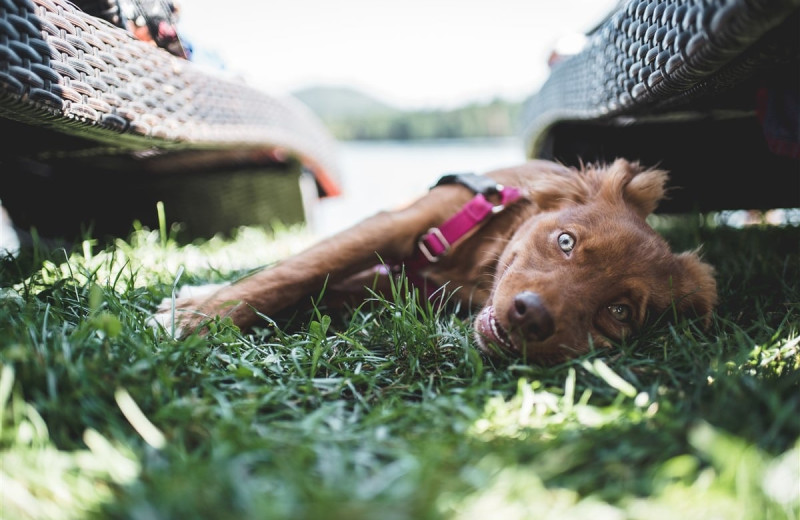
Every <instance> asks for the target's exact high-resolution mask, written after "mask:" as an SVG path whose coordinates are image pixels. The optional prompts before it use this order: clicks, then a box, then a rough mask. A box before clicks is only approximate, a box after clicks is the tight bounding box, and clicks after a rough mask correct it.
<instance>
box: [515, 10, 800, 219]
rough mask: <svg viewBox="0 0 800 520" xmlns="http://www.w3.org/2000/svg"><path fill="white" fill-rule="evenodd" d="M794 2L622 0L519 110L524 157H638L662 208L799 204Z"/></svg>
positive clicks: (799, 82)
mask: <svg viewBox="0 0 800 520" xmlns="http://www.w3.org/2000/svg"><path fill="white" fill-rule="evenodd" d="M799 102H800V0H629V1H626V2H621V3H620V4H619V6H618V7H617V8H616V9H614V10H613V12H612V13H610V14H609V16H608V17H607V18H606V19H605V20H604V21H602V22H601V23H600V24H599V25H598V26H597V27H596V28H595V29H594V30H592V31H590V33H589V34H588V35H587V44H586V46H585V47H584V49H583V50H582V51H580V52H579V53H578V54H576V55H573V56H570V57H567V58H565V59H563V60H561V61H557V62H556V63H555V64H554V65H553V67H552V69H551V74H550V77H549V78H548V80H547V81H546V82H545V84H544V85H543V86H542V88H541V89H540V91H539V92H537V93H536V94H535V95H534V96H532V97H531V98H530V99H529V100H528V102H527V103H526V106H525V109H524V116H523V120H524V126H525V131H524V139H525V142H526V145H527V154H528V156H530V157H532V158H537V157H538V158H547V159H556V160H559V161H562V162H564V163H567V164H572V165H577V164H578V163H579V162H580V161H581V160H583V161H584V162H594V161H609V160H613V159H614V158H615V157H620V156H623V157H627V158H630V159H638V160H640V161H642V163H644V164H647V165H660V166H661V167H663V168H666V169H669V170H671V171H672V184H673V185H674V186H677V187H680V189H678V190H675V191H673V192H672V193H671V198H670V200H668V201H666V202H665V203H663V204H662V206H661V208H660V210H661V211H662V212H685V211H691V210H701V211H705V210H722V209H769V208H787V207H788V208H794V207H798V206H800V162H799V159H800V108H798V106H799V105H798V103H799Z"/></svg>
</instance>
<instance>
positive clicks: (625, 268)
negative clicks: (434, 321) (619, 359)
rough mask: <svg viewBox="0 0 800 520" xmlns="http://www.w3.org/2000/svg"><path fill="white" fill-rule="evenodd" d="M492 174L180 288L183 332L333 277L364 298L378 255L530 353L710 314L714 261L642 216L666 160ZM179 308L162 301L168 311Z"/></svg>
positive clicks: (540, 166)
mask: <svg viewBox="0 0 800 520" xmlns="http://www.w3.org/2000/svg"><path fill="white" fill-rule="evenodd" d="M486 177H488V179H490V180H491V181H490V182H489V185H488V186H489V187H488V189H483V188H484V187H485V186H486V183H485V182H479V184H481V185H482V186H478V187H475V186H474V185H473V186H471V187H472V189H470V187H467V186H465V185H462V184H460V183H459V182H457V181H458V179H456V182H453V183H451V184H445V185H441V186H437V187H434V188H432V189H431V191H430V192H429V193H428V194H426V195H425V196H423V197H422V198H420V199H419V200H417V201H416V202H414V203H413V204H411V205H410V206H409V207H407V208H405V209H401V210H397V211H389V212H381V213H378V214H376V215H374V216H372V217H370V218H367V219H365V220H364V221H362V222H361V223H359V224H356V225H355V226H353V227H352V228H350V229H347V230H345V231H342V232H340V233H338V234H335V235H333V236H331V237H330V238H327V239H325V240H322V241H321V242H319V243H317V244H316V245H314V246H312V247H310V248H308V249H307V250H305V251H303V252H301V253H299V254H297V255H295V256H292V257H290V258H287V259H285V260H283V261H282V262H279V263H278V264H276V265H274V266H271V267H269V268H266V269H264V270H262V271H259V272H257V273H256V274H254V275H251V276H249V277H247V278H244V279H242V280H240V281H238V282H236V283H234V284H231V285H227V286H223V287H222V288H221V289H219V290H217V291H216V292H215V293H213V294H212V295H211V296H209V297H204V298H199V297H195V298H179V299H178V300H177V302H176V306H175V307H176V309H175V310H177V312H176V313H175V316H177V322H178V323H177V325H178V326H179V328H180V331H182V332H180V333H179V334H185V333H188V332H192V331H195V330H198V329H200V328H202V326H203V323H204V322H205V321H206V320H208V319H209V318H213V317H215V316H230V317H231V318H232V320H233V322H234V323H235V324H236V325H238V326H239V327H242V328H247V327H250V326H252V325H254V324H256V323H257V322H258V321H259V314H263V315H266V316H271V315H274V314H275V313H278V312H279V311H281V310H284V309H286V308H288V307H290V306H295V305H297V304H298V303H302V302H306V301H308V299H309V297H311V296H313V295H317V294H319V292H320V290H321V289H322V288H323V287H324V286H327V287H328V290H329V292H330V294H331V295H333V294H337V295H341V293H342V292H349V293H352V294H357V293H358V294H360V295H361V297H362V298H363V297H365V296H366V295H367V294H368V293H367V291H366V290H365V289H364V287H365V286H369V287H375V285H374V283H375V280H376V277H378V278H379V277H380V274H376V273H380V272H383V273H384V274H385V273H386V272H387V271H389V270H387V269H376V265H378V266H380V265H383V266H387V265H388V266H390V267H392V268H393V270H395V271H397V270H398V269H402V270H404V272H406V274H407V275H408V276H409V279H410V280H417V283H418V284H423V285H426V286H427V288H428V289H431V288H435V287H440V286H443V285H445V284H446V288H450V289H456V290H454V291H453V293H452V294H451V298H456V299H457V300H458V301H460V302H462V304H466V305H467V306H468V307H469V308H474V309H478V308H480V309H481V310H480V312H479V313H478V314H477V317H476V318H475V321H474V328H475V338H476V342H477V344H478V346H479V347H480V348H481V349H482V350H484V351H486V352H492V351H493V349H494V348H495V347H497V348H499V349H501V350H503V351H506V352H508V353H511V354H512V355H519V356H520V357H523V358H525V359H526V360H528V361H534V362H540V363H554V362H559V361H562V360H565V359H567V358H569V357H572V356H576V355H580V354H582V353H585V352H587V351H588V350H589V348H591V347H592V346H609V345H610V344H611V342H612V341H616V340H620V339H621V338H623V337H625V336H626V335H628V334H629V333H631V332H633V331H635V330H637V329H638V328H640V327H641V326H642V325H643V324H644V323H645V321H646V319H647V318H648V317H650V318H653V317H658V316H660V315H662V314H665V313H666V314H668V315H669V316H670V317H671V316H672V315H685V316H690V317H692V316H695V317H703V318H704V320H705V322H706V323H707V322H708V320H709V317H710V313H711V311H712V310H713V308H714V306H715V304H716V300H717V293H716V283H715V281H714V271H713V268H712V267H711V266H709V265H708V264H706V263H704V262H702V261H701V260H700V259H699V257H698V255H697V254H696V252H686V253H682V254H678V255H675V254H673V253H672V252H671V251H670V249H669V246H668V245H667V243H666V242H665V241H664V240H663V239H662V238H661V237H660V236H659V235H658V234H657V233H656V232H655V231H654V230H653V229H652V228H651V227H650V226H649V225H648V224H647V223H646V221H645V218H646V217H647V216H648V215H649V214H650V213H651V212H652V211H653V210H654V209H655V208H656V205H657V204H658V202H659V200H661V199H662V198H663V196H664V190H665V186H664V185H665V183H666V181H667V173H666V172H664V171H660V170H654V169H644V168H642V167H640V166H639V165H638V164H636V163H629V162H627V161H625V160H621V159H620V160H617V161H615V162H614V163H613V164H611V165H608V166H587V167H585V168H583V169H582V170H576V169H571V168H567V167H564V166H561V165H559V164H556V163H552V162H546V161H538V160H534V161H530V162H528V163H526V164H523V165H521V166H517V167H513V168H508V169H501V170H496V171H493V172H491V173H489V174H487V175H486ZM451 180H453V179H451ZM480 180H481V178H478V181H480ZM486 180H487V179H486V178H483V181H486ZM496 183H499V185H496ZM468 184H469V183H468ZM509 187H511V188H509ZM475 191H482V192H483V193H482V194H477V195H476V193H475ZM478 199H480V200H478ZM446 235H449V236H446ZM420 237H423V239H422V240H421V238H420ZM454 238H455V240H453V239H454ZM451 241H452V243H448V242H451ZM172 311H173V309H172V308H171V307H170V305H169V302H168V301H167V302H165V304H162V306H161V308H160V309H159V319H160V321H161V322H162V323H164V322H165V321H166V320H165V318H168V317H169V316H170V315H172ZM667 311H669V312H667Z"/></svg>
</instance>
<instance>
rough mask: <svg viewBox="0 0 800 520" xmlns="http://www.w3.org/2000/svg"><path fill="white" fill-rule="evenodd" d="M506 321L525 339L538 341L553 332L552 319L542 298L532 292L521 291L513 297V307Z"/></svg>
mask: <svg viewBox="0 0 800 520" xmlns="http://www.w3.org/2000/svg"><path fill="white" fill-rule="evenodd" d="M508 321H509V323H510V324H511V326H512V327H514V328H516V329H517V330H519V331H521V332H522V333H523V334H524V335H525V336H526V337H529V338H531V339H535V340H538V341H542V340H544V339H547V338H549V337H550V336H552V335H553V332H554V331H555V324H554V323H553V317H552V316H551V315H550V312H549V311H548V310H547V307H545V305H544V302H542V298H541V297H540V296H539V295H538V294H536V293H535V292H532V291H523V292H521V293H519V294H517V295H516V296H515V297H514V305H512V306H511V308H510V309H509V311H508Z"/></svg>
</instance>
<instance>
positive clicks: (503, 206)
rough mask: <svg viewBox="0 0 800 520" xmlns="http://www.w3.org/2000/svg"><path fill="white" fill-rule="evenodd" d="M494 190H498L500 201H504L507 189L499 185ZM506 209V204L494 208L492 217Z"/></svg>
mask: <svg viewBox="0 0 800 520" xmlns="http://www.w3.org/2000/svg"><path fill="white" fill-rule="evenodd" d="M494 189H495V190H497V194H498V195H500V200H503V190H504V189H506V187H505V186H503V185H502V184H499V183H498V184H497V185H495V187H494ZM504 209H506V205H505V204H498V205H497V206H492V215H497V214H498V213H500V212H501V211H503V210H504Z"/></svg>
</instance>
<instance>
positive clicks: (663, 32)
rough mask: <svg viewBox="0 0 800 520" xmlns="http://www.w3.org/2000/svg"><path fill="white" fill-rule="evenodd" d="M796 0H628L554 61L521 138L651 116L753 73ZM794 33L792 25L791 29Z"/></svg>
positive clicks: (799, 0)
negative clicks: (579, 45) (573, 50)
mask: <svg viewBox="0 0 800 520" xmlns="http://www.w3.org/2000/svg"><path fill="white" fill-rule="evenodd" d="M799 7H800V0H630V1H628V2H625V3H623V4H621V5H620V7H619V8H618V9H617V10H615V11H614V12H613V13H612V14H611V16H609V17H608V18H607V19H606V20H605V21H604V22H603V23H602V24H601V25H599V26H598V27H597V28H596V29H595V30H594V31H592V33H591V34H590V35H589V41H588V42H587V45H586V47H585V49H584V50H583V51H581V52H580V53H579V54H577V55H575V56H572V57H569V58H567V59H565V60H564V61H563V62H561V63H557V64H556V65H555V66H554V67H553V69H552V71H551V74H550V77H549V78H548V80H547V81H546V82H545V84H544V85H543V86H542V88H541V89H540V91H539V92H538V93H537V94H536V95H535V96H534V97H532V98H531V100H530V101H529V102H528V103H527V105H526V107H525V111H524V115H523V123H524V126H525V130H524V137H525V142H526V143H528V145H529V150H528V151H529V154H530V155H531V156H536V148H537V143H536V142H537V140H538V139H539V138H540V136H541V135H542V134H543V133H544V131H545V130H546V129H547V128H548V126H549V125H551V124H553V123H555V122H557V121H559V120H586V119H593V118H605V117H613V116H616V115H623V114H624V115H632V116H635V115H637V114H644V113H648V112H649V113H652V112H653V111H654V110H659V109H660V110H664V109H667V108H669V107H675V106H679V105H680V104H681V103H685V102H687V101H689V100H690V99H691V98H692V97H697V96H698V95H701V94H708V93H710V92H714V91H720V90H724V89H725V88H727V87H729V86H731V85H734V84H736V83H737V82H739V81H741V80H742V79H743V78H746V77H748V76H749V75H751V74H752V73H753V70H754V68H753V64H754V63H756V62H758V61H759V60H761V59H763V57H761V56H754V55H753V54H754V53H755V52H758V51H759V50H761V51H763V52H764V53H769V52H773V51H776V50H777V52H779V53H780V52H781V50H780V49H776V48H771V47H769V42H766V43H762V45H761V48H760V49H753V47H754V46H755V44H756V43H757V42H759V40H760V39H762V37H764V36H765V35H766V34H767V33H768V32H769V31H771V30H772V29H774V28H776V27H778V26H779V25H780V24H781V23H782V22H784V21H785V20H786V19H787V18H788V17H789V16H790V15H792V13H794V12H796V11H797V10H798V8H799ZM793 30H794V33H793V34H794V38H796V37H797V36H796V35H797V32H796V31H797V28H794V29H793Z"/></svg>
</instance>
